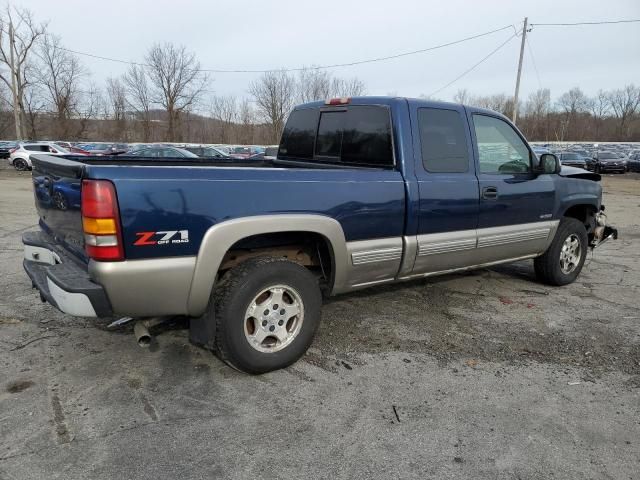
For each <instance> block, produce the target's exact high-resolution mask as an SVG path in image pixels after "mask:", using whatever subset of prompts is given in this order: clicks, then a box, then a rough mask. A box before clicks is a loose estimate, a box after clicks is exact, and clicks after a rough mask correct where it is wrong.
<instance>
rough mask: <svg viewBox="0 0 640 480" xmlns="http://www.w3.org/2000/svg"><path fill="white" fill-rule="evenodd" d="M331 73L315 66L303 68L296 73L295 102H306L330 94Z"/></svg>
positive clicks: (324, 97)
mask: <svg viewBox="0 0 640 480" xmlns="http://www.w3.org/2000/svg"><path fill="white" fill-rule="evenodd" d="M331 88H332V85H331V75H330V74H329V73H328V72H326V71H324V70H318V69H317V68H313V67H311V68H305V69H304V70H301V71H300V72H299V73H298V80H297V102H299V103H307V102H314V101H316V100H324V99H326V98H329V97H331V96H332V93H333V92H332V91H331Z"/></svg>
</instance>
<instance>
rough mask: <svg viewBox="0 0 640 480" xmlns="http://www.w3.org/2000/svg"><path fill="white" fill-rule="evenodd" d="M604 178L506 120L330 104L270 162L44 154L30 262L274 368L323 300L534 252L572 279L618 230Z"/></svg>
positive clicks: (60, 282) (114, 310)
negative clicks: (184, 322)
mask: <svg viewBox="0 0 640 480" xmlns="http://www.w3.org/2000/svg"><path fill="white" fill-rule="evenodd" d="M599 180H600V176H599V175H597V174H595V173H591V172H587V171H584V170H581V169H575V168H573V169H572V168H562V167H561V166H560V163H559V161H558V159H557V158H556V157H555V156H554V155H551V154H544V155H541V156H540V158H538V157H537V156H536V155H535V154H534V153H533V151H532V150H531V147H530V146H529V145H528V143H527V142H526V140H525V139H524V137H523V136H522V134H521V133H520V132H519V131H518V130H517V129H516V128H515V127H514V126H513V125H512V124H511V123H510V122H509V121H508V120H507V119H506V118H505V117H503V116H502V115H500V114H498V113H496V112H492V111H488V110H482V109H478V108H470V107H466V106H463V105H457V104H450V103H441V102H431V101H424V100H416V99H407V98H390V97H361V98H343V99H332V100H328V101H326V102H314V103H309V104H305V105H301V106H298V107H296V108H295V109H294V110H293V112H292V113H291V115H290V116H289V119H288V121H287V123H286V126H285V129H284V132H283V135H282V140H281V143H280V146H279V150H278V155H277V158H275V159H270V160H262V161H243V160H220V161H211V160H200V159H160V158H153V159H151V158H148V159H144V158H140V157H130V158H129V157H126V156H118V157H112V158H109V157H96V158H94V157H91V156H87V157H82V158H79V157H68V158H61V157H53V156H48V155H40V156H36V157H35V158H34V160H33V184H34V192H35V200H36V205H37V210H38V214H39V217H40V222H39V225H40V230H39V231H36V232H28V233H26V234H25V235H24V236H23V243H24V252H25V259H24V267H25V270H26V272H27V274H28V275H29V277H30V278H31V280H32V283H33V286H34V287H35V288H37V289H38V290H39V291H40V295H41V298H42V299H43V300H46V301H48V302H49V303H51V304H52V305H53V306H55V307H57V308H58V309H59V310H61V311H63V312H66V313H68V314H70V315H77V316H87V317H89V316H97V317H109V316H128V317H132V318H136V319H142V320H145V319H150V318H157V317H167V316H177V315H182V316H187V317H189V319H190V327H189V328H190V338H191V340H192V341H193V342H195V343H197V344H199V345H201V346H204V347H206V348H208V349H210V350H212V351H214V352H215V353H216V354H217V355H218V356H219V357H220V358H222V359H223V360H224V361H226V362H227V363H229V364H230V365H232V366H233V367H235V368H237V369H239V370H242V371H245V372H249V373H261V372H266V371H270V370H273V369H277V368H282V367H284V366H287V365H289V364H291V363H293V362H295V361H296V360H297V359H298V358H299V357H300V356H301V355H303V354H304V352H305V351H306V350H307V348H308V347H309V345H310V344H311V342H312V339H313V336H314V333H315V331H316V329H317V327H318V323H319V321H320V316H321V306H322V296H323V294H324V295H336V294H342V293H346V292H351V291H354V290H357V289H361V288H365V287H368V286H371V285H380V284H385V283H392V282H399V281H404V280H410V279H417V278H424V277H428V276H432V275H438V274H443V273H449V272H454V271H461V270H467V269H473V268H481V267H486V266H489V265H495V264H499V263H504V262H513V261H517V260H523V259H533V264H534V268H535V272H536V274H537V276H538V278H539V279H540V280H541V281H543V282H545V283H548V284H552V285H564V284H567V283H570V282H572V281H574V280H575V279H576V277H577V276H578V274H579V273H580V270H581V269H582V266H583V264H584V260H585V256H586V254H587V250H588V249H589V248H592V247H595V246H597V245H598V244H600V243H602V242H603V241H605V240H607V239H609V238H611V237H613V238H615V237H616V236H617V232H616V230H615V229H613V228H612V227H609V226H606V225H605V223H606V220H605V216H604V214H603V210H604V206H603V205H602V204H601V196H602V190H601V186H600V183H599ZM65 195H66V196H68V198H62V197H64V196H65Z"/></svg>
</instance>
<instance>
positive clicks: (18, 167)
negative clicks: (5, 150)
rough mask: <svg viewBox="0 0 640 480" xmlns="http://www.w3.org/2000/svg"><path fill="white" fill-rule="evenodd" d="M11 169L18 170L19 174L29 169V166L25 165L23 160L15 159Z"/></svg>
mask: <svg viewBox="0 0 640 480" xmlns="http://www.w3.org/2000/svg"><path fill="white" fill-rule="evenodd" d="M13 168H15V169H16V170H18V171H19V172H24V171H25V170H28V169H29V165H28V164H27V162H26V161H25V160H24V159H22V158H16V159H15V160H14V161H13Z"/></svg>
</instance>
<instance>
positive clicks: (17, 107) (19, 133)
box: [9, 22, 22, 140]
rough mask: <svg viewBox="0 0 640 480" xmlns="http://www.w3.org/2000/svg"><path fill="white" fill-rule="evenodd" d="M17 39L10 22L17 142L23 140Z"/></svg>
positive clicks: (12, 85) (12, 89)
mask: <svg viewBox="0 0 640 480" xmlns="http://www.w3.org/2000/svg"><path fill="white" fill-rule="evenodd" d="M15 46H16V39H15V32H14V30H13V22H9V49H10V50H11V54H10V59H9V61H10V62H11V66H10V68H11V92H12V93H13V117H14V119H15V122H16V140H22V118H21V115H20V103H19V102H18V85H17V82H16V75H17V73H16V67H15V59H14V56H13V52H14V51H15Z"/></svg>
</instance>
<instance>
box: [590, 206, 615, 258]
mask: <svg viewBox="0 0 640 480" xmlns="http://www.w3.org/2000/svg"><path fill="white" fill-rule="evenodd" d="M611 239H613V240H617V239H618V229H617V228H614V227H612V226H610V225H607V216H606V215H605V213H604V205H602V206H601V207H600V211H599V212H598V213H597V214H596V215H595V227H594V229H593V235H591V236H590V242H589V246H590V247H591V248H596V247H599V246H600V245H602V244H603V243H605V242H606V241H608V240H611Z"/></svg>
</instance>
